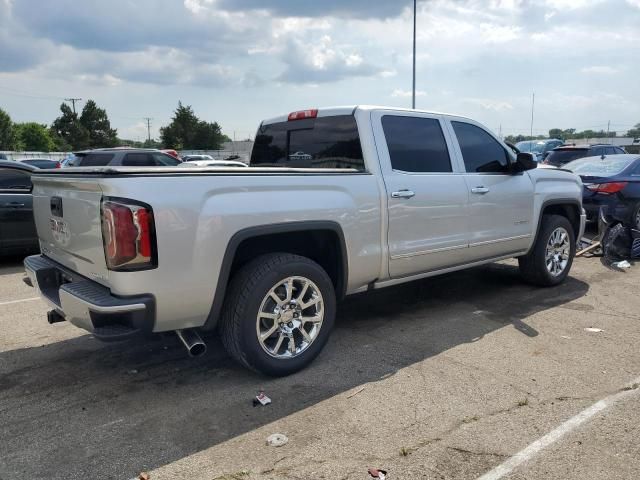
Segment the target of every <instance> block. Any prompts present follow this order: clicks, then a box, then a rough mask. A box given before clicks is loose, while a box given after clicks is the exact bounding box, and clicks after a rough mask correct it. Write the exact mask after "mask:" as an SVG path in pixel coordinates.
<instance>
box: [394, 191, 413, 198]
mask: <svg viewBox="0 0 640 480" xmlns="http://www.w3.org/2000/svg"><path fill="white" fill-rule="evenodd" d="M415 195H416V194H415V193H414V192H412V191H411V190H398V191H397V192H391V198H411V197H415Z"/></svg>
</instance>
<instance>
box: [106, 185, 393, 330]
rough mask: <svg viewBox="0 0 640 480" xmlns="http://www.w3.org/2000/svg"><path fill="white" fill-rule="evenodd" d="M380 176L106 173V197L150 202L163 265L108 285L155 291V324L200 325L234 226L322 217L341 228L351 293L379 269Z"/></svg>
mask: <svg viewBox="0 0 640 480" xmlns="http://www.w3.org/2000/svg"><path fill="white" fill-rule="evenodd" d="M376 182H377V180H376V177H375V176H374V175H371V174H366V173H365V174H348V173H344V174H335V175H322V174H291V175H264V174H262V175H260V174H255V175H251V174H241V175H212V174H194V175H190V176H179V177H171V176H157V177H156V176H131V177H114V178H109V177H107V178H104V179H102V180H101V186H102V189H103V193H104V195H105V196H117V197H124V198H131V199H135V200H139V201H142V202H145V203H148V204H149V205H151V207H152V208H153V211H154V216H155V224H156V233H157V242H158V267H157V268H156V269H154V270H147V271H139V272H110V276H109V283H110V286H111V289H112V291H113V293H115V294H119V295H133V294H140V293H151V294H153V295H154V296H155V298H156V305H157V318H156V326H155V331H166V330H174V329H178V328H189V327H199V326H202V325H203V324H204V322H205V321H206V319H207V316H208V314H209V312H210V310H211V306H212V303H213V298H214V292H215V290H216V286H217V282H218V275H219V272H220V269H221V265H222V261H223V256H224V253H225V250H226V247H227V244H228V243H229V240H230V239H231V237H232V236H233V235H234V234H235V233H237V232H238V231H240V230H243V229H245V228H249V227H255V226H262V225H270V224H275V223H286V222H299V221H304V220H324V221H333V222H336V223H338V224H339V225H340V226H341V227H342V229H343V232H344V238H345V241H346V249H347V255H348V268H349V278H348V284H347V293H351V292H353V291H355V290H358V289H360V288H362V287H363V286H366V284H368V283H369V282H371V281H372V280H374V279H375V278H377V277H378V275H379V273H380V271H379V269H380V264H381V258H380V256H381V255H382V251H381V243H380V230H381V212H380V201H379V196H378V188H377V183H376Z"/></svg>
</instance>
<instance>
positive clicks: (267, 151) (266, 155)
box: [250, 115, 365, 171]
mask: <svg viewBox="0 0 640 480" xmlns="http://www.w3.org/2000/svg"><path fill="white" fill-rule="evenodd" d="M250 166H251V167H288V168H337V169H341V168H343V169H356V170H359V171H364V170H365V165H364V158H363V156H362V147H361V145H360V136H359V134H358V126H357V125H356V119H355V117H354V116H353V115H334V116H328V117H318V118H305V119H302V120H293V121H285V122H278V123H272V124H268V125H261V126H260V128H259V129H258V132H257V133H256V138H255V142H254V145H253V151H252V152H251V161H250Z"/></svg>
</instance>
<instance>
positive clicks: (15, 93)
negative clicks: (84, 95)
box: [0, 85, 64, 100]
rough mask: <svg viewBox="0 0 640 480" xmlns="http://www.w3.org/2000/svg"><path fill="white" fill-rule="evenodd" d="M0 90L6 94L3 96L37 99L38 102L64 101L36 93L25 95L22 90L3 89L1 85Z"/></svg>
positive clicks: (61, 98)
mask: <svg viewBox="0 0 640 480" xmlns="http://www.w3.org/2000/svg"><path fill="white" fill-rule="evenodd" d="M1 90H4V91H5V92H6V93H5V95H12V96H15V97H26V98H37V99H39V100H64V98H63V97H55V96H52V95H40V94H36V93H27V92H25V91H24V90H18V89H15V88H10V87H5V86H3V85H0V91H1Z"/></svg>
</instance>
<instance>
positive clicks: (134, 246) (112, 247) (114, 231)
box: [102, 200, 155, 270]
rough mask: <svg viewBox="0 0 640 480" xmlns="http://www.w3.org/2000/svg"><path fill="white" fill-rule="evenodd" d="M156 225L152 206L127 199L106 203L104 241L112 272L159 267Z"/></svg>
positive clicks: (103, 217) (106, 256)
mask: <svg viewBox="0 0 640 480" xmlns="http://www.w3.org/2000/svg"><path fill="white" fill-rule="evenodd" d="M154 233H155V226H154V223H153V212H152V210H151V207H149V206H148V205H146V206H143V205H141V204H138V203H135V204H134V203H126V201H125V200H122V201H121V200H117V201H115V200H104V201H103V202H102V238H103V242H104V253H105V258H106V261H107V267H108V268H109V269H110V270H142V269H148V268H153V267H155V255H154V249H155V243H154Z"/></svg>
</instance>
